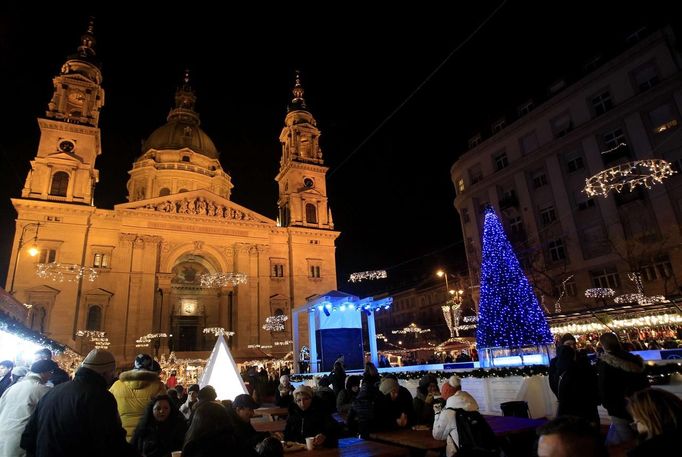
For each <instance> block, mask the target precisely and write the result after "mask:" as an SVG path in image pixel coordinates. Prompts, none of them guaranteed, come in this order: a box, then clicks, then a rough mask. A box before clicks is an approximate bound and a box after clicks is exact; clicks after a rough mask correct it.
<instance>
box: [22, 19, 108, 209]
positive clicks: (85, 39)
mask: <svg viewBox="0 0 682 457" xmlns="http://www.w3.org/2000/svg"><path fill="white" fill-rule="evenodd" d="M101 84H102V71H101V68H100V63H99V62H98V61H97V59H96V55H95V36H94V22H93V19H92V18H91V19H90V22H89V24H88V29H87V31H86V32H85V33H84V34H83V35H82V36H81V43H80V46H78V50H77V51H76V53H75V54H73V55H71V56H69V57H68V58H67V60H66V62H65V63H64V65H62V68H61V71H60V73H59V75H57V76H55V77H54V79H53V85H54V92H53V95H52V100H50V103H49V104H48V110H47V112H46V113H45V117H44V118H39V119H38V125H39V126H40V142H39V144H38V152H37V154H36V156H35V158H34V159H33V160H32V161H31V170H30V171H29V174H28V177H27V178H26V183H25V185H24V188H23V189H22V191H21V196H22V198H31V199H40V200H51V201H61V202H69V203H83V204H88V205H92V204H93V201H92V200H93V193H94V188H95V184H96V183H97V181H98V180H99V172H98V171H97V170H96V169H95V160H96V159H97V156H98V155H100V154H101V152H102V150H101V141H100V130H99V128H98V123H99V113H100V110H101V108H102V106H103V105H104V90H102V87H101Z"/></svg>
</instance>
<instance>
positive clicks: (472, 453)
mask: <svg viewBox="0 0 682 457" xmlns="http://www.w3.org/2000/svg"><path fill="white" fill-rule="evenodd" d="M446 409H452V410H454V411H455V422H456V423H457V434H458V435H459V447H458V450H457V457H498V456H499V455H500V448H499V447H498V446H497V437H496V436H495V432H493V429H492V428H490V425H488V423H487V422H486V421H485V419H484V418H483V416H481V413H479V412H478V411H465V410H463V409H461V408H446ZM456 447H457V446H456Z"/></svg>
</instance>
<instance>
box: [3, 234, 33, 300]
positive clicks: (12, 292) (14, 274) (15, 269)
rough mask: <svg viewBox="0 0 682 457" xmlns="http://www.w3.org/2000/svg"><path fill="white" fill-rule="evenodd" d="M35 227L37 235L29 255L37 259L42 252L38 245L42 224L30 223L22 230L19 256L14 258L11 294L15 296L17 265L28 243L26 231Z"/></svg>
mask: <svg viewBox="0 0 682 457" xmlns="http://www.w3.org/2000/svg"><path fill="white" fill-rule="evenodd" d="M33 227H35V229H36V233H35V235H34V236H33V244H32V245H31V247H30V248H29V249H28V255H30V256H31V257H35V256H37V255H38V253H39V252H40V251H39V249H38V244H37V242H38V230H39V229H40V222H29V223H28V224H26V225H24V226H23V227H22V228H21V236H20V237H19V247H18V248H17V255H16V256H15V257H14V267H13V268H12V282H11V283H10V286H9V293H10V294H12V295H14V293H15V292H16V291H15V290H14V278H15V277H16V275H17V265H18V264H19V256H20V255H21V248H23V247H24V244H26V242H25V241H24V236H25V235H26V231H27V230H28V229H30V228H33Z"/></svg>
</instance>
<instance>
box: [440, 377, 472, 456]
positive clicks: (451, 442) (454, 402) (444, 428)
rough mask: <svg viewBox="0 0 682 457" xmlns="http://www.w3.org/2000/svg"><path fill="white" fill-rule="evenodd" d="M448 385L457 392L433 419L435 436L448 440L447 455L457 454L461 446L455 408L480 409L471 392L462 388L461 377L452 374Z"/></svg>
mask: <svg viewBox="0 0 682 457" xmlns="http://www.w3.org/2000/svg"><path fill="white" fill-rule="evenodd" d="M447 385H449V386H450V387H451V388H452V389H454V390H455V393H454V394H453V395H451V396H450V397H449V398H448V399H447V401H446V402H445V408H443V409H442V410H441V411H436V413H435V419H434V421H433V437H434V438H435V439H437V440H447V445H446V449H445V455H455V453H456V452H457V449H458V447H459V434H458V432H457V422H456V417H455V416H456V414H455V409H458V408H459V409H463V410H465V411H478V403H477V402H476V399H475V398H474V397H472V396H471V394H469V393H468V392H464V391H463V390H462V383H461V380H460V379H459V377H457V376H455V375H452V376H450V379H448V382H447ZM448 437H450V439H448Z"/></svg>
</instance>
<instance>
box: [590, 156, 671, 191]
mask: <svg viewBox="0 0 682 457" xmlns="http://www.w3.org/2000/svg"><path fill="white" fill-rule="evenodd" d="M607 152H608V151H607ZM675 173H676V171H675V170H673V168H672V165H671V164H670V162H667V161H665V160H662V159H646V160H633V161H631V162H625V163H621V164H619V165H616V166H615V167H611V168H607V169H606V170H603V171H600V172H599V173H597V174H596V175H594V176H592V177H590V178H587V179H585V189H583V191H584V192H585V193H586V194H587V195H588V196H590V197H594V196H595V195H601V196H602V197H607V196H608V194H609V192H610V191H612V190H615V191H616V192H618V193H620V192H621V191H622V190H623V189H626V190H628V191H630V192H632V191H633V190H635V188H636V187H638V186H644V187H646V188H647V189H651V186H653V185H654V184H659V183H662V182H663V180H664V179H665V178H668V177H670V176H672V175H673V174H675Z"/></svg>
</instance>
